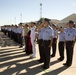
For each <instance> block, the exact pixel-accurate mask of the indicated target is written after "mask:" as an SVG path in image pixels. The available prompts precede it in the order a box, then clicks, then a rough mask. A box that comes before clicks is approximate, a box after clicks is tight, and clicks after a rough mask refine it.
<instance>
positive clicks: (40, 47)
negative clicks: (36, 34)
mask: <svg viewBox="0 0 76 75" xmlns="http://www.w3.org/2000/svg"><path fill="white" fill-rule="evenodd" d="M42 43H43V40H42V39H38V44H39V54H40V62H43V61H44V56H43V45H42Z"/></svg>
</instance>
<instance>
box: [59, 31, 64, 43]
mask: <svg viewBox="0 0 76 75" xmlns="http://www.w3.org/2000/svg"><path fill="white" fill-rule="evenodd" d="M59 41H62V42H64V41H65V33H64V32H60V33H59Z"/></svg>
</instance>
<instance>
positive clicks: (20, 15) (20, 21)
mask: <svg viewBox="0 0 76 75" xmlns="http://www.w3.org/2000/svg"><path fill="white" fill-rule="evenodd" d="M20 22H21V23H22V14H20Z"/></svg>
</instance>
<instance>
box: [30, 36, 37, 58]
mask: <svg viewBox="0 0 76 75" xmlns="http://www.w3.org/2000/svg"><path fill="white" fill-rule="evenodd" d="M34 40H35V39H34V38H33V37H31V44H32V50H33V54H32V57H36V42H35V41H34Z"/></svg>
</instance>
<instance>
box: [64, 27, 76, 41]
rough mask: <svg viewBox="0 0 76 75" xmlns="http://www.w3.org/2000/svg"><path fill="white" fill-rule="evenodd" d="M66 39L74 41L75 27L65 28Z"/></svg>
mask: <svg viewBox="0 0 76 75" xmlns="http://www.w3.org/2000/svg"><path fill="white" fill-rule="evenodd" d="M64 32H65V40H66V41H73V40H74V37H75V36H76V30H75V29H74V28H71V29H70V28H65V29H64Z"/></svg>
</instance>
